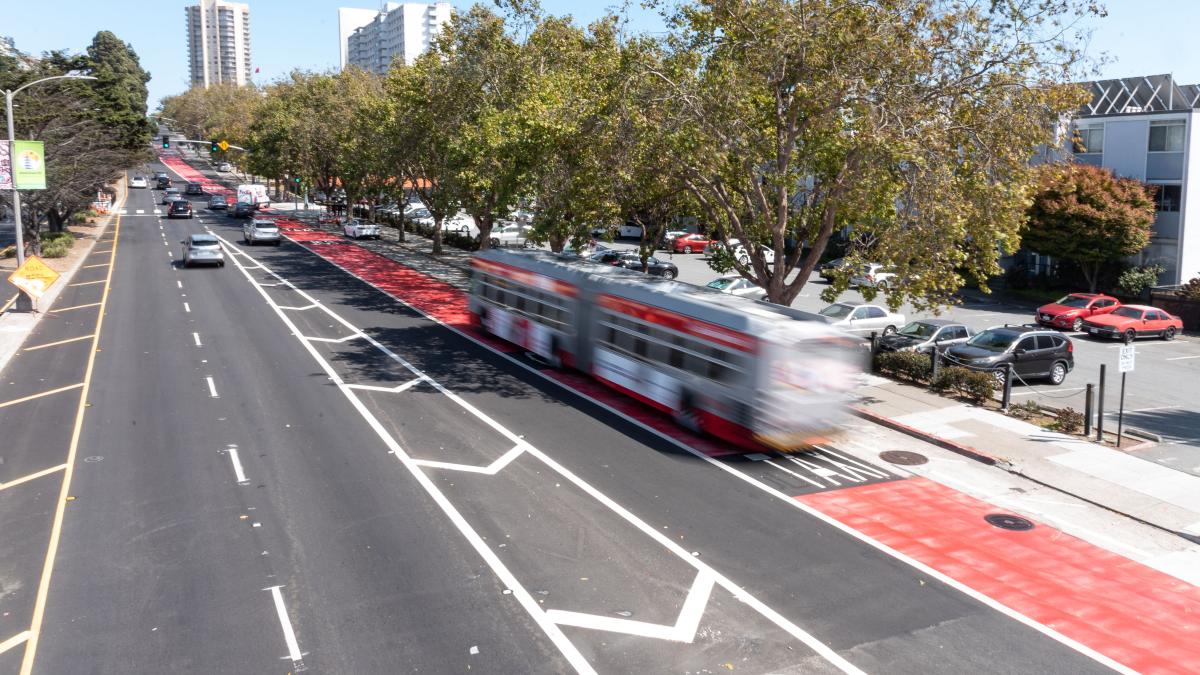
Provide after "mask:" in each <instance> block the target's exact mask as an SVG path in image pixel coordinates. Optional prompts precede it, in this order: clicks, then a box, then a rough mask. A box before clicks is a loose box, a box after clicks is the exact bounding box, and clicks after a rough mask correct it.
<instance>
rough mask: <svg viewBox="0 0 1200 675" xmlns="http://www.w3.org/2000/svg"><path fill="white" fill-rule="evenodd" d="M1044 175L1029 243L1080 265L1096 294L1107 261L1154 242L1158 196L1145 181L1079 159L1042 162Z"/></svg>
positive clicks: (1034, 206) (1026, 229) (1032, 209)
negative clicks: (1120, 175)
mask: <svg viewBox="0 0 1200 675" xmlns="http://www.w3.org/2000/svg"><path fill="white" fill-rule="evenodd" d="M1039 178H1040V180H1039V183H1038V191H1037V193H1036V194H1035V195H1034V198H1033V204H1032V206H1030V207H1029V218H1028V221H1027V224H1026V226H1025V227H1024V229H1023V231H1022V240H1023V242H1024V245H1025V246H1026V247H1027V248H1029V249H1031V250H1034V251H1037V252H1038V253H1042V254H1045V255H1048V256H1053V257H1056V258H1062V259H1064V260H1070V261H1072V262H1075V263H1077V264H1078V265H1079V268H1080V270H1081V271H1082V272H1083V275H1084V278H1085V279H1087V282H1088V286H1089V287H1090V289H1091V290H1092V292H1095V291H1096V284H1097V281H1098V279H1099V273H1100V268H1101V266H1102V265H1103V264H1104V263H1106V262H1110V261H1113V260H1117V259H1119V258H1123V257H1125V256H1129V255H1133V254H1135V253H1137V252H1138V251H1140V250H1142V249H1144V248H1145V247H1146V245H1147V244H1149V243H1150V226H1151V225H1153V224H1154V195H1153V189H1152V188H1150V187H1149V186H1147V185H1146V184H1145V183H1142V182H1141V181H1139V180H1136V179H1133V178H1120V177H1117V176H1115V175H1113V173H1112V172H1111V171H1109V170H1108V169H1104V168H1101V167H1096V166H1089V165H1086V164H1075V163H1065V164H1049V165H1045V166H1042V167H1041V168H1040V169H1039Z"/></svg>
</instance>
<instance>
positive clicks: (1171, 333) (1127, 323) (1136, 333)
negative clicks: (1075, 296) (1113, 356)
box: [1083, 305, 1183, 342]
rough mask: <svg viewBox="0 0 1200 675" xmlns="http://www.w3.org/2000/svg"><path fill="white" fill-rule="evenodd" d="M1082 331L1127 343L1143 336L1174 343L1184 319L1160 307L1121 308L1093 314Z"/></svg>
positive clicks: (1123, 306) (1134, 306) (1137, 306)
mask: <svg viewBox="0 0 1200 675" xmlns="http://www.w3.org/2000/svg"><path fill="white" fill-rule="evenodd" d="M1083 330H1084V331H1086V332H1087V334H1088V335H1091V336H1093V337H1102V338H1118V339H1122V340H1125V341H1126V342H1132V341H1134V340H1136V339H1137V338H1143V337H1158V338H1162V339H1164V340H1174V339H1175V336H1176V335H1178V334H1179V333H1180V332H1181V331H1183V320H1182V319H1180V318H1179V317H1177V316H1175V315H1173V314H1168V313H1167V312H1164V311H1163V310H1161V309H1158V308H1157V307H1147V306H1146V305H1122V306H1120V307H1118V308H1116V309H1114V310H1112V311H1111V312H1109V313H1108V314H1098V315H1097V314H1094V315H1092V316H1091V317H1089V318H1088V319H1087V320H1086V321H1084V322H1083Z"/></svg>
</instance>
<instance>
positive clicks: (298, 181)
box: [292, 176, 300, 185]
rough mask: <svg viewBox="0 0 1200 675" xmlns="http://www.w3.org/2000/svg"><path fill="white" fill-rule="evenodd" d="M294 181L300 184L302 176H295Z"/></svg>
mask: <svg viewBox="0 0 1200 675" xmlns="http://www.w3.org/2000/svg"><path fill="white" fill-rule="evenodd" d="M292 182H293V183H295V184H296V185H299V184H300V176H296V177H295V178H293V179H292Z"/></svg>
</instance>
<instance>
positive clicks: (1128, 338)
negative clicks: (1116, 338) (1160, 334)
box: [1125, 328, 1137, 344]
mask: <svg viewBox="0 0 1200 675" xmlns="http://www.w3.org/2000/svg"><path fill="white" fill-rule="evenodd" d="M1136 339H1137V331H1135V330H1134V329H1132V328H1130V329H1129V330H1127V331H1125V344H1129V343H1131V342H1133V341H1134V340H1136Z"/></svg>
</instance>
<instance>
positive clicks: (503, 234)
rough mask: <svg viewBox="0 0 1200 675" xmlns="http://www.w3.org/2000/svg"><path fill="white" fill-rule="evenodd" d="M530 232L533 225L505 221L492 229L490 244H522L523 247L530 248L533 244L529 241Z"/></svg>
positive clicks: (531, 232)
mask: <svg viewBox="0 0 1200 675" xmlns="http://www.w3.org/2000/svg"><path fill="white" fill-rule="evenodd" d="M531 234H533V227H532V226H530V225H521V224H518V223H506V224H504V225H501V226H500V227H497V228H495V229H493V230H492V236H491V242H492V246H493V247H499V246H524V247H525V248H532V247H533V244H532V243H531V242H530V241H529V236H530V235H531Z"/></svg>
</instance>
